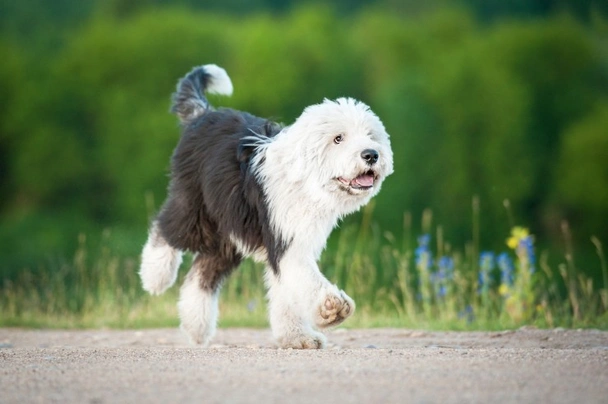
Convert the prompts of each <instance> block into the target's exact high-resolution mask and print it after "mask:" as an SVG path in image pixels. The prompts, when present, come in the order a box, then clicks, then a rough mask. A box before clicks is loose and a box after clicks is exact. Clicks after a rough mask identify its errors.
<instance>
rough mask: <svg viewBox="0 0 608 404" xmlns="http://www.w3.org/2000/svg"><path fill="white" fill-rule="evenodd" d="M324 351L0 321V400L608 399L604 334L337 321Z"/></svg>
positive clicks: (239, 335) (232, 338) (263, 335)
mask: <svg viewBox="0 0 608 404" xmlns="http://www.w3.org/2000/svg"><path fill="white" fill-rule="evenodd" d="M328 336H329V340H330V346H329V348H328V349H326V350H322V351H297V350H282V349H276V347H275V346H274V345H273V343H272V340H271V336H270V332H269V331H268V330H250V329H227V330H220V331H219V332H218V335H217V336H216V338H215V341H214V342H215V344H214V345H212V346H211V347H209V348H206V349H205V348H199V347H192V346H189V345H188V344H187V342H186V340H185V337H184V336H183V335H182V334H181V333H180V331H179V330H176V329H161V330H142V331H104V330H102V331H33V330H16V329H0V403H19V404H24V403H37V402H40V403H53V402H60V403H144V402H145V403H150V402H152V403H190V402H192V403H194V402H196V403H203V402H204V403H232V402H249V403H299V402H302V403H303V402H306V403H311V402H312V403H314V402H329V403H332V402H335V403H338V402H340V403H489V402H501V403H502V402H514V403H515V402H516V403H577V404H583V403H585V404H586V403H608V332H600V331H594V330H589V331H576V330H559V329H558V330H544V331H540V330H528V329H523V330H518V331H514V332H479V333H471V332H455V333H436V332H422V331H412V330H400V329H399V330H397V329H372V330H349V331H345V330H336V331H334V332H332V333H330V334H329V335H328Z"/></svg>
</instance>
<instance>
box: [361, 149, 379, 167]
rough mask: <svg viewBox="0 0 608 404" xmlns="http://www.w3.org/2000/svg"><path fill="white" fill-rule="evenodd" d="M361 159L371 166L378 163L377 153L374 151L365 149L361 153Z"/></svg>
mask: <svg viewBox="0 0 608 404" xmlns="http://www.w3.org/2000/svg"><path fill="white" fill-rule="evenodd" d="M361 158H362V159H363V160H365V162H366V163H367V164H369V165H370V166H371V165H372V164H375V163H376V161H378V152H377V151H376V150H374V149H365V150H363V151H362V152H361Z"/></svg>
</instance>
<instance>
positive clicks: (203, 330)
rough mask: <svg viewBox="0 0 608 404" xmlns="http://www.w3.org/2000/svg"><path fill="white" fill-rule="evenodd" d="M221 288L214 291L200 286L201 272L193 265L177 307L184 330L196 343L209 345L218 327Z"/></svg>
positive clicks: (182, 288) (181, 290)
mask: <svg viewBox="0 0 608 404" xmlns="http://www.w3.org/2000/svg"><path fill="white" fill-rule="evenodd" d="M218 294H219V289H218V290H217V291H216V292H215V293H214V292H211V291H208V290H205V289H203V288H201V287H200V274H199V272H198V270H197V269H196V267H193V268H192V269H191V270H190V272H189V273H188V275H187V276H186V280H185V281H184V284H183V285H182V287H181V289H180V295H179V302H178V303H177V308H178V311H179V318H180V320H181V328H182V330H183V331H184V332H185V333H186V334H187V335H188V337H190V341H191V342H192V343H195V344H202V345H207V344H208V343H209V341H210V340H211V338H213V336H214V335H215V330H216V327H217V319H218V314H219V309H218Z"/></svg>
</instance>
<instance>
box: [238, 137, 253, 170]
mask: <svg viewBox="0 0 608 404" xmlns="http://www.w3.org/2000/svg"><path fill="white" fill-rule="evenodd" d="M254 149H255V145H252V144H251V143H247V142H243V141H242V140H241V141H240V142H239V147H238V148H237V149H236V159H237V160H238V162H239V163H241V164H243V163H247V162H248V161H249V157H251V154H252V153H253V150H254Z"/></svg>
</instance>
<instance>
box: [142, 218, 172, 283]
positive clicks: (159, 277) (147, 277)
mask: <svg viewBox="0 0 608 404" xmlns="http://www.w3.org/2000/svg"><path fill="white" fill-rule="evenodd" d="M181 263H182V252H181V251H180V250H177V249H175V248H173V247H171V246H170V245H169V244H168V243H167V240H165V239H164V238H163V236H162V235H161V234H160V231H159V229H158V224H157V223H156V222H154V223H153V224H152V228H151V229H150V234H149V235H148V241H147V242H146V245H145V246H144V250H143V252H142V255H141V267H140V269H139V277H140V278H141V283H142V286H143V288H144V290H146V291H147V292H149V293H150V294H152V295H160V294H161V293H163V292H164V291H165V290H167V289H168V288H169V287H171V286H173V284H174V283H175V280H176V279H177V270H178V269H179V266H180V265H181Z"/></svg>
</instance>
